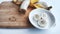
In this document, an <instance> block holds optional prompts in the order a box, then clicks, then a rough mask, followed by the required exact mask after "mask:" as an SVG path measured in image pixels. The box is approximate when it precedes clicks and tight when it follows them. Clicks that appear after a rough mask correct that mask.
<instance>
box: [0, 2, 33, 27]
mask: <svg viewBox="0 0 60 34" xmlns="http://www.w3.org/2000/svg"><path fill="white" fill-rule="evenodd" d="M31 10H32V8H30V7H29V8H28V10H27V11H26V12H25V14H23V13H20V12H19V6H17V5H16V4H14V3H12V2H2V3H1V4H0V27H1V28H32V27H33V26H32V25H31V24H30V22H29V19H28V16H29V13H30V11H31Z"/></svg>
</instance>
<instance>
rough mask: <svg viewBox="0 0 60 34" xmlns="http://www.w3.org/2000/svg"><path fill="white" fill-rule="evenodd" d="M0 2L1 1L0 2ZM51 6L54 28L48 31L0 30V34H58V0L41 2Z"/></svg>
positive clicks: (59, 20)
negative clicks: (54, 22) (54, 19)
mask: <svg viewBox="0 0 60 34" xmlns="http://www.w3.org/2000/svg"><path fill="white" fill-rule="evenodd" d="M0 1H1V0H0ZM42 1H45V2H47V3H48V4H49V5H52V6H53V9H52V10H51V11H52V13H53V14H54V16H55V18H56V26H55V27H54V28H51V29H49V30H39V29H0V34H60V0H42Z"/></svg>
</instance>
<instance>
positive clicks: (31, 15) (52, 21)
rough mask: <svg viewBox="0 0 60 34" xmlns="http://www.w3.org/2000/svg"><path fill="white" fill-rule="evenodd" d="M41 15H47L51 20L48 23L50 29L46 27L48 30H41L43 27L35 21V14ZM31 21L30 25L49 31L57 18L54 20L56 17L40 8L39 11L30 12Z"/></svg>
mask: <svg viewBox="0 0 60 34" xmlns="http://www.w3.org/2000/svg"><path fill="white" fill-rule="evenodd" d="M39 13H46V14H47V16H48V19H49V20H47V21H49V23H50V24H49V26H48V27H46V28H41V27H39V26H38V24H37V22H36V21H34V20H33V16H34V15H35V14H39ZM29 20H30V23H31V24H32V25H33V26H34V27H36V28H39V29H48V28H50V27H51V26H52V25H53V24H55V18H54V16H53V14H52V13H51V12H50V11H48V10H45V9H42V8H38V9H34V10H32V11H31V12H30V14H29Z"/></svg>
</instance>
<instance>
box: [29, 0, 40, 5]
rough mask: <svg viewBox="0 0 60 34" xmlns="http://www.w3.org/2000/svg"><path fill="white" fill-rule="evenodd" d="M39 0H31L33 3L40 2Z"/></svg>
mask: <svg viewBox="0 0 60 34" xmlns="http://www.w3.org/2000/svg"><path fill="white" fill-rule="evenodd" d="M38 1H39V0H30V2H31V4H34V3H36V2H38Z"/></svg>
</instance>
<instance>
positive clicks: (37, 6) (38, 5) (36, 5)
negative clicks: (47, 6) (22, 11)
mask: <svg viewBox="0 0 60 34" xmlns="http://www.w3.org/2000/svg"><path fill="white" fill-rule="evenodd" d="M34 7H36V8H44V6H43V5H41V4H34Z"/></svg>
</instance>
